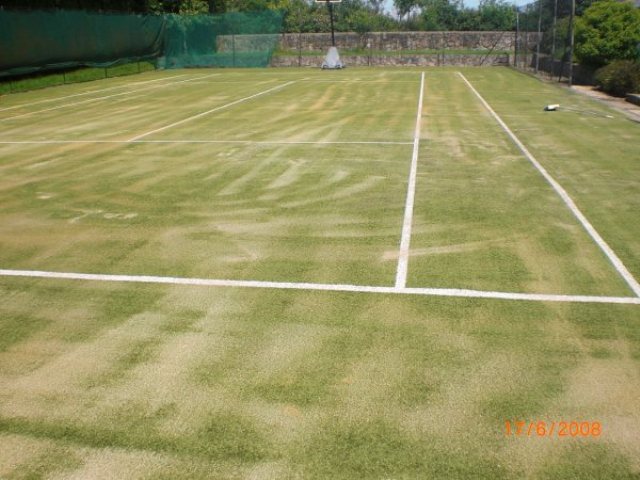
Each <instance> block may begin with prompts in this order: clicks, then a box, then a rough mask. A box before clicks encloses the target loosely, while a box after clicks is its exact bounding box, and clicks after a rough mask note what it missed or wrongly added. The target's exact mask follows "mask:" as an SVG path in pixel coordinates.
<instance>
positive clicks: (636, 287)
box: [458, 72, 640, 297]
mask: <svg viewBox="0 0 640 480" xmlns="http://www.w3.org/2000/svg"><path fill="white" fill-rule="evenodd" d="M458 75H460V77H461V78H462V80H464V82H465V83H466V84H467V86H468V87H469V88H470V89H471V91H472V92H473V93H475V95H476V97H478V99H479V100H480V101H481V102H482V104H483V105H484V107H485V108H486V109H487V110H488V111H489V113H490V114H491V115H492V116H493V118H495V120H496V121H497V122H498V124H499V125H500V126H501V127H502V129H503V130H504V131H505V132H506V133H507V135H509V137H510V138H511V140H513V143H515V144H516V146H517V147H518V148H519V149H520V151H521V152H522V153H523V154H524V156H525V157H527V159H528V160H529V161H530V162H531V163H532V164H533V166H534V167H536V169H537V170H538V171H539V172H540V173H541V174H542V176H543V177H544V178H545V180H546V181H547V182H548V183H549V184H550V185H551V186H552V187H553V189H554V190H555V191H556V193H557V194H558V195H559V196H560V198H562V201H563V202H564V203H565V205H566V206H567V207H568V208H569V210H571V212H572V213H573V215H574V216H575V217H576V218H577V219H578V221H579V222H580V223H581V224H582V226H583V227H584V229H585V230H586V231H587V233H588V234H589V236H591V238H592V239H593V241H594V242H596V244H597V245H598V247H600V250H602V251H603V252H604V254H605V255H606V256H607V258H608V259H609V261H610V262H611V264H612V265H613V267H614V268H615V269H616V270H617V271H618V273H619V274H620V276H621V277H622V278H623V279H624V280H625V281H626V282H627V285H629V287H630V288H631V290H632V291H633V293H635V295H636V296H637V297H640V284H638V282H637V280H636V279H635V278H634V277H633V275H632V274H631V272H629V270H627V267H625V265H624V264H623V263H622V260H620V258H619V257H618V256H617V255H616V253H615V252H614V251H613V250H612V249H611V247H609V245H608V244H607V242H605V241H604V239H603V238H602V237H601V236H600V234H599V233H598V232H597V231H596V229H595V228H594V227H593V225H591V223H590V222H589V220H587V217H585V216H584V214H583V213H582V212H581V211H580V209H578V207H577V206H576V204H575V203H574V201H573V200H572V199H571V197H570V196H569V194H568V193H567V191H566V190H565V189H564V188H562V186H561V185H560V184H559V183H558V182H557V181H556V180H555V179H554V178H553V177H552V176H551V175H550V174H549V172H547V170H546V169H545V168H544V167H543V166H542V165H541V164H540V162H538V161H537V160H536V159H535V157H534V156H533V155H532V154H531V152H530V151H529V150H528V149H527V147H525V146H524V144H523V143H522V142H521V141H520V140H519V139H518V137H516V135H515V133H513V132H512V131H511V129H510V128H509V127H508V126H507V124H506V123H504V122H503V121H502V119H501V118H500V117H499V116H498V114H497V113H496V112H495V111H494V110H493V108H491V106H490V105H489V103H487V101H486V100H485V99H484V98H483V97H482V95H480V93H478V91H477V90H476V89H475V88H474V87H473V85H471V82H469V80H467V78H466V77H465V76H464V75H463V74H462V73H461V72H458Z"/></svg>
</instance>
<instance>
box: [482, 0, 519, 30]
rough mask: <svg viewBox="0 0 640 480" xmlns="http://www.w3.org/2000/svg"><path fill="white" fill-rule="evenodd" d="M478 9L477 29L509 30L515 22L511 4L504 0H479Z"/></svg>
mask: <svg viewBox="0 0 640 480" xmlns="http://www.w3.org/2000/svg"><path fill="white" fill-rule="evenodd" d="M478 11H479V17H480V18H479V22H480V24H479V28H478V30H486V31H492V30H496V31H500V30H511V28H512V27H513V25H514V23H515V19H516V15H515V12H514V10H513V5H512V4H511V3H507V2H506V1H505V0H481V1H480V5H479V7H478Z"/></svg>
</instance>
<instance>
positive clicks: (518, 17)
mask: <svg viewBox="0 0 640 480" xmlns="http://www.w3.org/2000/svg"><path fill="white" fill-rule="evenodd" d="M519 36H520V12H519V11H518V7H517V6H516V42H515V48H514V53H513V64H514V65H515V67H516V68H518V37H519Z"/></svg>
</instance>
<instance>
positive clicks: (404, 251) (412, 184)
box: [396, 72, 424, 288]
mask: <svg viewBox="0 0 640 480" xmlns="http://www.w3.org/2000/svg"><path fill="white" fill-rule="evenodd" d="M423 97H424V72H422V75H421V76H420V95H419V97H418V113H417V115H416V128H415V131H414V132H413V153H412V155H411V170H410V172H409V185H408V186H407V200H406V202H405V205H404V221H403V222H402V236H401V239H400V253H399V255H398V269H397V270H396V288H404V287H405V286H406V285H407V271H408V268H409V246H410V244H411V225H412V223H413V204H414V201H415V196H416V176H417V173H418V150H419V148H420V124H421V120H422V99H423Z"/></svg>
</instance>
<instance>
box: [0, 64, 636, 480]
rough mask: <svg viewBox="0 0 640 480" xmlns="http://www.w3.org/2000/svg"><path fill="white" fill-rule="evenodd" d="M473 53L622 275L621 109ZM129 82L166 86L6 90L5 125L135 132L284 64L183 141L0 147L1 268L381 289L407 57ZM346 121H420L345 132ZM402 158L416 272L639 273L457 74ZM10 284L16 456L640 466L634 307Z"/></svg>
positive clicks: (578, 283)
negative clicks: (590, 428) (552, 429)
mask: <svg viewBox="0 0 640 480" xmlns="http://www.w3.org/2000/svg"><path fill="white" fill-rule="evenodd" d="M175 75H181V76H180V77H179V78H180V79H181V80H182V79H184V80H186V79H190V80H192V81H190V82H186V83H182V84H177V83H175V82H176V79H173V80H172V77H173V76H175ZM182 75H183V76H182ZM465 75H467V76H468V78H469V79H470V80H471V81H472V82H473V83H474V85H476V86H477V88H478V89H479V90H480V91H481V93H482V94H483V95H485V96H486V97H487V99H488V100H489V101H490V102H491V103H492V105H493V104H494V105H495V107H496V110H497V111H498V113H500V114H501V115H503V116H504V118H505V121H507V123H509V124H510V125H511V126H512V127H513V128H514V131H516V133H517V134H518V135H522V139H523V141H525V143H526V144H527V146H530V147H531V149H532V151H533V153H534V155H536V156H537V157H538V158H539V160H540V161H541V162H542V163H543V164H544V165H545V166H548V167H549V170H550V172H551V173H552V175H554V176H555V177H556V178H557V179H558V180H559V181H560V182H561V183H562V184H563V185H565V187H566V188H567V190H568V191H569V193H570V194H571V195H572V196H574V198H575V200H576V202H577V203H578V204H579V207H580V208H581V209H582V210H583V211H584V213H585V214H586V216H587V217H588V218H590V219H591V218H592V217H593V220H594V225H595V226H596V228H597V229H598V230H599V231H600V233H601V234H602V235H603V236H604V237H605V239H606V240H607V241H608V242H610V244H611V245H612V246H613V247H614V249H615V250H616V251H617V252H618V253H619V254H620V256H621V258H623V260H624V261H625V263H628V266H629V268H630V269H631V270H632V271H633V272H634V273H636V272H637V271H638V269H637V262H638V258H639V255H638V245H639V243H638V238H640V235H638V233H639V232H638V231H637V228H638V227H637V222H635V221H634V220H635V217H634V216H633V214H634V211H635V210H634V205H635V204H636V196H635V194H634V192H635V191H636V190H637V186H638V176H637V173H638V172H637V171H636V170H637V168H636V167H637V165H636V163H637V162H636V161H635V159H636V157H637V142H636V143H634V142H633V140H634V139H635V137H636V136H637V135H636V134H637V125H631V124H628V123H626V122H625V121H622V119H621V118H618V117H617V116H616V115H614V118H613V119H607V120H605V119H601V118H599V117H595V116H593V115H591V116H589V117H588V118H587V117H585V116H579V117H575V118H574V117H571V115H574V116H575V112H574V113H573V114H569V113H568V112H564V113H563V112H556V113H558V115H555V113H554V114H552V115H554V116H549V115H548V114H545V113H544V112H542V111H541V110H540V111H539V110H538V103H540V102H542V100H545V101H544V102H542V103H541V105H542V104H544V103H556V102H555V101H553V100H556V99H557V98H561V100H560V103H561V104H562V103H563V102H565V100H567V101H568V100H575V101H576V102H577V103H579V104H584V105H585V106H590V107H589V108H595V109H599V108H600V107H599V106H592V105H591V103H590V102H586V101H584V100H582V99H575V98H574V97H573V96H572V95H571V94H570V93H567V92H566V91H564V90H559V89H557V88H556V87H552V86H549V85H546V84H542V83H539V82H537V81H534V80H532V79H530V78H529V77H523V76H520V75H518V74H516V73H514V72H511V71H509V70H503V69H469V70H465ZM143 79H144V80H143ZM139 80H141V81H146V80H159V82H158V83H153V84H148V85H156V86H158V88H160V85H162V90H157V92H156V93H154V91H153V89H150V88H149V89H147V88H139V87H136V86H135V85H134V84H135V82H128V81H125V80H123V79H110V80H106V81H105V82H104V83H100V84H94V85H87V84H85V85H83V86H81V85H78V86H69V85H67V86H65V87H60V90H58V89H49V90H42V91H37V92H36V91H34V92H30V93H26V94H21V95H20V96H9V98H6V99H5V98H4V97H3V102H4V101H5V100H6V102H7V103H6V105H7V107H12V106H15V107H17V108H15V109H9V110H3V111H2V112H0V123H2V127H3V128H2V129H1V131H0V142H1V141H15V140H47V139H49V140H56V139H57V140H109V141H110V140H114V141H121V140H126V139H128V138H131V137H133V136H134V135H139V134H141V133H144V132H148V131H151V130H153V129H155V128H159V127H162V126H163V125H168V124H170V123H172V122H177V121H179V120H181V119H185V118H188V117H191V116H193V115H196V114H198V113H200V112H204V111H206V110H210V109H214V108H218V107H221V106H224V105H226V104H227V103H229V102H233V101H235V100H238V99H240V98H244V97H246V96H249V95H253V94H255V93H257V92H259V91H263V90H266V89H269V88H272V87H274V86H277V85H283V84H284V83H286V82H289V81H294V83H292V84H291V85H288V86H287V87H284V88H282V89H280V90H277V91H274V92H272V93H270V94H268V95H263V96H260V97H255V98H253V99H251V100H248V101H245V102H242V103H238V104H236V105H234V106H233V107H228V108H223V109H221V110H219V111H217V112H215V114H213V113H212V114H210V115H204V116H202V117H199V118H198V119H195V120H193V121H189V122H185V123H184V124H181V125H180V126H177V127H176V128H170V129H167V130H165V131H162V132H158V133H154V134H153V135H149V136H148V137H145V138H147V139H148V140H151V141H154V142H155V141H168V140H170V141H171V142H173V143H139V144H138V143H71V144H52V145H38V144H8V143H4V144H3V143H0V204H2V209H1V211H0V267H1V268H21V269H43V270H54V271H55V270H58V271H77V272H95V273H129V274H134V275H136V274H138V275H139V274H153V275H166V276H174V277H175V276H189V277H205V278H227V279H242V280H268V281H274V280H280V281H285V282H291V281H298V282H303V281H308V282H328V283H345V284H362V285H384V286H391V285H393V281H394V278H395V273H396V267H397V261H398V244H399V240H400V231H401V228H402V221H403V215H404V206H405V194H406V187H407V176H408V170H409V164H410V161H411V152H412V145H411V142H412V141H413V134H414V127H415V113H416V107H417V105H416V102H417V98H418V87H419V85H420V72H419V71H416V70H415V69H393V70H385V69H380V70H375V69H355V68H354V69H348V70H345V71H342V72H320V71H315V70H308V69H306V70H296V69H291V70H275V71H274V70H273V69H270V70H259V71H258V70H256V71H252V72H250V75H248V74H247V72H246V71H238V70H224V71H213V72H212V71H209V70H207V71H200V70H193V71H189V72H155V73H153V74H151V73H147V74H144V75H142V76H141V77H140V79H139ZM101 85H102V86H104V87H106V88H111V87H114V90H113V93H116V92H118V93H124V90H126V89H128V88H131V89H132V90H136V91H135V92H134V91H132V92H131V94H127V95H122V96H119V97H115V98H114V99H113V101H108V102H107V101H104V102H103V101H101V100H95V99H94V100H95V103H94V104H93V107H96V108H93V110H92V111H93V112H94V115H92V116H91V117H90V118H88V117H87V114H86V112H87V107H88V105H91V104H81V105H75V106H74V105H66V104H65V100H64V98H62V97H64V96H65V95H69V94H74V93H83V94H84V93H86V94H87V99H90V98H93V96H94V95H95V96H99V95H101V94H100V93H98V90H99V87H100V86H101ZM134 87H135V88H134ZM76 89H77V90H76ZM92 92H93V93H92ZM160 92H162V94H160ZM79 98H84V97H79ZM547 99H548V101H547ZM31 102H34V104H31ZM35 102H41V103H35ZM98 107H100V108H98ZM374 107H375V108H374ZM3 108H4V107H3ZM45 108H52V109H51V110H48V111H46V112H37V110H40V109H45ZM10 117H15V118H10ZM583 117H584V118H583ZM123 118H125V119H126V120H127V121H126V122H123V121H122V119H123ZM575 125H579V126H580V129H577V130H579V131H575V132H574V130H570V129H571V128H574V129H575V128H576V127H575ZM178 127H179V128H178ZM527 129H529V130H527ZM603 138H606V140H607V141H606V142H605V141H603ZM546 139H548V140H549V142H550V143H549V145H550V146H549V147H547V145H546V143H545V141H546ZM194 140H202V141H207V142H218V143H194V142H193V141H194ZM222 141H224V142H229V143H220V142H222ZM256 141H257V142H256ZM354 141H357V142H370V141H373V142H380V141H385V142H407V144H392V143H384V144H371V143H357V144H354V143H332V142H354ZM292 142H297V143H292ZM305 142H322V143H313V144H311V143H305ZM582 142H584V143H582ZM609 149H610V150H611V152H613V153H612V154H615V155H616V158H617V159H616V161H612V160H611V158H612V157H611V156H607V154H606V152H607V150H609ZM418 153H419V165H418V178H417V188H416V203H415V211H414V218H413V236H412V244H411V252H410V258H409V278H408V280H409V284H410V286H418V287H453V288H477V289H485V290H489V289H491V290H505V291H523V292H544V293H571V294H594V295H604V294H610V295H628V294H629V292H628V289H627V287H626V286H625V285H624V283H623V282H622V281H621V280H620V279H619V278H618V276H617V274H616V273H615V270H614V269H613V268H612V267H611V266H610V265H609V264H608V262H607V261H606V259H605V258H604V257H603V256H602V254H601V252H599V250H598V249H597V247H596V246H594V245H593V242H591V240H590V239H589V238H588V236H587V235H586V234H585V232H584V231H583V230H582V228H581V227H580V225H578V224H577V223H576V221H575V220H574V219H573V217H572V216H571V215H570V213H569V212H567V210H566V208H565V207H564V206H563V205H562V203H561V202H560V201H559V200H558V198H557V196H556V195H555V194H554V193H553V191H551V189H550V188H549V186H548V185H546V184H545V183H544V182H543V181H542V180H541V179H540V177H539V175H538V174H537V173H536V172H535V170H533V169H532V167H531V166H530V165H529V164H528V163H527V162H526V160H525V159H523V158H522V156H521V155H520V154H519V152H518V151H517V150H516V149H515V148H514V147H513V146H512V145H511V144H510V142H509V141H508V139H507V138H506V137H505V136H504V134H503V133H502V132H501V131H500V129H499V128H498V127H497V126H496V125H495V122H494V121H493V120H492V119H491V118H490V117H489V116H488V115H487V113H486V112H485V111H484V110H483V108H482V105H479V104H478V102H477V99H475V97H474V96H473V95H472V94H471V93H470V92H469V90H468V88H467V87H466V86H465V85H464V83H463V82H462V81H461V80H460V79H459V77H458V76H457V75H456V74H455V70H452V69H437V70H436V69H430V70H428V71H427V72H426V89H425V103H424V110H423V119H422V131H421V146H420V150H419V152H418ZM611 192H616V195H613V194H612V193H611ZM636 210H637V209H636ZM608 215H610V217H609V216H608ZM0 298H1V299H2V301H0V385H2V388H0V477H1V478H3V479H4V478H57V479H63V478H69V479H76V478H96V479H100V478H139V479H149V478H164V479H169V478H171V479H179V478H185V479H186V478H220V479H268V478H273V479H306V478H318V479H320V478H322V479H324V478H335V479H363V478H364V479H382V478H386V479H415V478H454V479H455V478H460V479H463V478H465V479H466V478H479V479H483V478H486V479H520V478H531V479H534V478H558V477H563V478H636V477H637V476H638V474H639V473H640V462H639V461H638V459H639V458H640V435H639V434H638V432H640V413H639V410H638V408H637V404H638V398H640V390H639V388H640V387H639V385H640V377H639V374H638V372H639V371H640V369H639V365H640V363H639V362H640V329H639V328H638V318H639V317H638V306H637V305H607V304H602V305H598V304H573V303H566V304H560V303H545V302H531V301H507V300H488V299H469V298H440V297H428V296H412V295H397V294H374V293H356V292H354V293H348V292H330V291H304V290H278V289H268V288H264V289H249V288H235V287H234V288H230V287H216V288H213V287H211V288H208V287H207V288H205V287H199V286H189V287H187V286H177V285H145V284H133V283H129V284H124V283H116V282H113V283H112V282H89V281H67V280H55V279H26V278H17V277H2V278H0ZM506 420H509V421H512V422H515V421H524V422H535V421H547V422H552V421H556V422H559V421H589V422H594V421H599V422H601V423H602V427H603V430H602V431H603V433H602V435H601V436H599V437H597V438H595V437H594V438H591V437H589V438H579V437H570V438H559V437H558V438H535V437H527V436H515V435H512V436H507V435H506V434H505V421H506Z"/></svg>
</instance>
